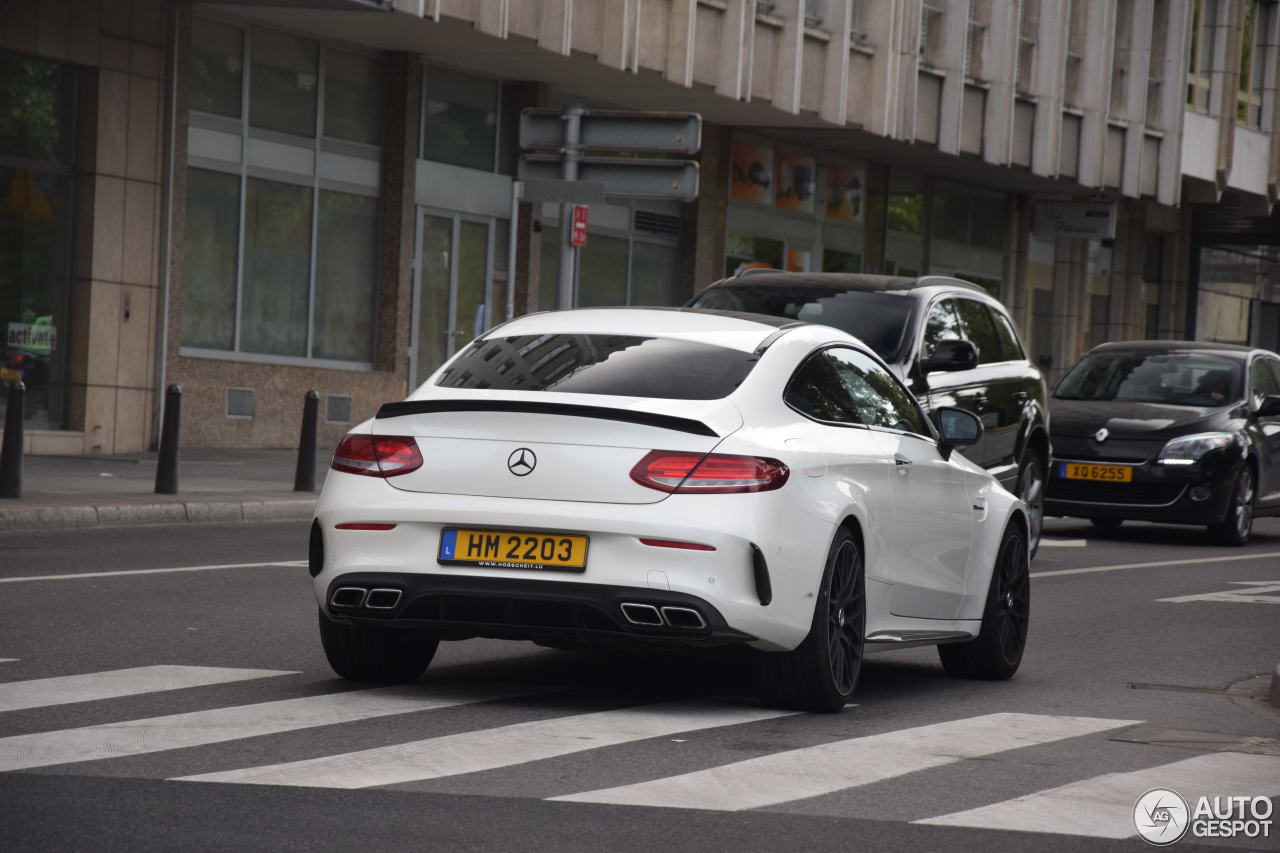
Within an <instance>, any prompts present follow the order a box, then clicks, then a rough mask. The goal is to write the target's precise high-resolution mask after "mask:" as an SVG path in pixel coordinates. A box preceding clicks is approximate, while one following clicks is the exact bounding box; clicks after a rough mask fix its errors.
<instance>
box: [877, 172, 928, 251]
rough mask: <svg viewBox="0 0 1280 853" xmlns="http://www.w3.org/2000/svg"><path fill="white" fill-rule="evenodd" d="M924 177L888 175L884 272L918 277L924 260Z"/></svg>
mask: <svg viewBox="0 0 1280 853" xmlns="http://www.w3.org/2000/svg"><path fill="white" fill-rule="evenodd" d="M924 198H925V195H924V177H923V176H921V175H916V174H913V173H911V172H904V171H902V170H901V169H893V170H892V171H890V173H889V206H888V222H887V226H888V232H887V234H886V235H885V265H886V272H889V273H891V274H894V273H896V274H897V275H906V276H913V275H919V274H920V271H921V265H922V263H923V260H924V240H923V238H922V236H921V235H922V234H923V232H924V217H925V212H926V211H925V205H924Z"/></svg>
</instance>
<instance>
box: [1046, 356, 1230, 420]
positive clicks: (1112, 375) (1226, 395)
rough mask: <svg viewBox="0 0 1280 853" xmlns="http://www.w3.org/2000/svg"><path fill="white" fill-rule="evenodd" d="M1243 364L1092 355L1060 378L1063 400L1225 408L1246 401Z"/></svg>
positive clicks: (1058, 391) (1220, 360)
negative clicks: (1240, 400)
mask: <svg viewBox="0 0 1280 853" xmlns="http://www.w3.org/2000/svg"><path fill="white" fill-rule="evenodd" d="M1243 369H1244V362H1243V361H1242V360H1240V359H1235V358H1228V357H1226V356H1220V355H1211V354H1208V353H1193V352H1173V353H1170V352H1132V351H1131V352H1124V351H1123V350H1121V351H1115V350H1112V351H1110V352H1106V351H1104V352H1093V353H1089V354H1088V355H1086V356H1085V357H1084V358H1082V359H1080V362H1079V363H1078V364H1076V366H1075V367H1073V368H1071V371H1070V372H1069V373H1068V374H1067V375H1066V376H1064V377H1063V378H1062V381H1061V382H1060V383H1058V387H1057V388H1055V389H1054V392H1053V396H1055V397H1057V398H1058V399H1059V400H1123V401H1128V402H1133V403H1168V404H1169V405H1173V406H1225V405H1227V404H1229V403H1233V402H1235V401H1237V400H1239V399H1240V398H1241V397H1242V396H1243V392H1242V390H1241V376H1242V374H1243Z"/></svg>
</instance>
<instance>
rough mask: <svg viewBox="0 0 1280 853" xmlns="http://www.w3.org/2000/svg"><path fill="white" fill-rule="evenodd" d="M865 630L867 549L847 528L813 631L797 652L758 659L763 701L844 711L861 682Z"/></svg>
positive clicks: (834, 549) (835, 546)
mask: <svg viewBox="0 0 1280 853" xmlns="http://www.w3.org/2000/svg"><path fill="white" fill-rule="evenodd" d="M866 629H867V597H866V581H865V577H864V566H863V560H862V552H861V550H860V549H859V548H858V543H857V542H856V541H855V540H854V538H853V537H852V536H850V535H849V533H848V531H846V530H844V529H843V528H842V529H841V530H840V532H839V533H838V534H836V538H835V541H834V542H832V543H831V550H830V551H829V552H828V554H827V562H826V566H825V567H824V569H823V572H822V582H821V584H820V585H819V588H818V600H817V603H816V604H815V605H814V608H813V620H812V622H811V623H810V625H809V635H808V636H807V637H805V639H804V642H803V643H801V644H800V645H799V646H798V647H797V648H796V649H795V650H793V651H790V652H763V653H761V654H760V655H759V656H758V658H757V668H756V682H757V688H758V690H759V693H760V700H761V701H762V702H763V703H764V704H765V705H768V706H769V707H773V708H785V709H787V710H794V711H818V712H823V713H833V712H835V711H839V710H840V709H841V708H843V707H844V706H845V703H846V702H848V701H849V697H850V696H852V695H853V691H854V688H856V687H857V686H858V675H859V673H861V671H862V658H863V649H864V643H865V638H866Z"/></svg>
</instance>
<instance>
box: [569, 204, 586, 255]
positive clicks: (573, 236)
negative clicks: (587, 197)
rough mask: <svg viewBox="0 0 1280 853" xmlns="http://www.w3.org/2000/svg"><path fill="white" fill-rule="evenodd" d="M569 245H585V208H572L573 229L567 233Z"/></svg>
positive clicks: (579, 206) (580, 205)
mask: <svg viewBox="0 0 1280 853" xmlns="http://www.w3.org/2000/svg"><path fill="white" fill-rule="evenodd" d="M569 244H570V245H572V246H585V245H587V206H586V205H585V204H575V205H574V206H573V228H572V229H570V231H569Z"/></svg>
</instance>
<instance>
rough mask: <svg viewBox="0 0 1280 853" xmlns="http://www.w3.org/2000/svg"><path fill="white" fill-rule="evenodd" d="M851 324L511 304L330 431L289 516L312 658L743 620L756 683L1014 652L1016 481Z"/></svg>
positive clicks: (400, 667)
mask: <svg viewBox="0 0 1280 853" xmlns="http://www.w3.org/2000/svg"><path fill="white" fill-rule="evenodd" d="M934 414H935V416H936V418H937V423H938V427H937V428H935V427H934V425H933V424H932V423H931V421H930V420H929V419H928V418H926V417H925V415H924V413H923V412H922V411H921V409H920V407H919V405H918V404H917V403H916V401H915V399H914V398H913V397H912V396H911V394H910V392H908V391H907V390H906V388H904V387H903V385H902V384H901V383H900V382H899V381H898V380H897V379H896V378H895V377H894V376H893V374H892V373H890V372H889V370H888V369H887V368H886V367H885V365H884V363H883V362H882V361H881V360H880V359H879V358H877V357H876V356H875V355H874V354H873V353H872V352H871V351H870V349H868V348H867V347H866V346H864V345H863V344H862V343H861V342H860V341H859V340H858V339H857V338H854V337H851V336H849V335H847V334H845V333H844V332H840V331H838V330H836V329H832V328H829V327H826V326H818V325H811V324H807V323H796V322H791V321H788V320H785V319H780V318H776V317H765V316H757V315H752V314H733V313H728V312H720V311H704V310H696V309H647V308H604V309H580V310H573V311H562V312H552V313H542V314H531V315H528V316H524V317H520V318H518V319H516V320H513V321H511V322H508V323H506V324H504V325H502V326H499V327H497V328H495V329H493V330H491V331H489V332H487V333H486V334H484V335H483V336H481V337H480V338H478V339H477V340H475V341H474V342H473V343H471V344H470V345H469V346H467V347H465V348H464V349H462V350H461V351H460V352H458V353H457V354H456V355H455V356H454V357H453V358H451V359H450V360H449V361H448V362H447V363H446V364H445V365H444V366H443V367H441V368H440V369H439V370H438V371H436V372H435V374H433V375H432V376H431V378H430V379H428V380H427V382H426V383H424V384H423V385H422V386H421V387H420V388H418V389H417V390H416V391H414V392H413V393H412V394H411V395H410V396H409V397H408V399H406V400H404V401H402V402H396V403H387V404H386V405H384V406H382V408H381V409H380V410H379V412H378V414H377V416H376V417H374V418H373V419H371V420H369V421H366V422H365V423H362V424H360V425H359V426H358V427H356V428H355V429H353V430H352V431H351V432H350V433H349V434H348V435H347V436H346V437H345V438H344V439H343V440H342V442H341V443H340V444H339V446H338V448H337V451H336V452H335V454H334V457H333V462H332V470H331V471H330V472H329V475H328V478H327V480H326V482H325V484H324V490H323V493H322V494H321V496H320V501H319V505H318V506H317V509H316V518H315V521H314V523H313V525H312V529H311V549H310V571H311V575H312V576H313V577H314V578H315V593H316V597H317V600H318V601H319V604H320V638H321V641H322V643H323V646H324V650H325V654H326V656H327V657H328V659H329V662H330V664H331V665H332V667H333V669H334V671H335V672H337V673H338V674H339V675H341V676H342V677H344V678H348V679H353V680H357V681H389V682H400V681H413V680H415V679H417V678H418V677H419V676H420V675H421V674H422V673H423V671H424V670H425V669H426V667H427V665H428V664H429V663H430V661H431V658H432V656H433V655H434V653H435V651H436V647H437V644H438V643H439V642H440V641H441V640H460V639H468V638H472V637H494V638H503V639H523V640H535V641H538V642H541V643H544V644H547V645H552V646H565V645H588V646H590V645H607V644H612V643H624V644H632V645H634V644H674V645H685V646H729V645H746V646H749V647H751V648H752V649H754V650H755V652H754V653H753V654H754V657H755V658H756V662H757V687H758V690H759V692H760V696H761V699H762V700H763V701H764V702H765V703H767V704H769V705H773V706H779V707H785V708H793V709H800V710H813V711H835V710H838V709H839V708H841V707H842V706H843V705H844V704H845V702H846V701H847V700H848V698H849V696H850V695H851V694H852V693H853V690H854V687H855V685H856V684H857V681H858V673H859V671H860V669H861V666H862V660H863V657H864V655H865V653H867V652H869V651H873V650H883V649H896V648H906V647H911V646H920V645H936V646H938V652H939V654H940V657H941V659H942V664H943V666H944V667H945V669H946V671H947V672H948V673H950V674H952V675H954V676H961V677H973V678H988V679H1005V678H1009V677H1010V676H1012V675H1013V674H1014V672H1015V671H1016V670H1017V668H1018V665H1019V663H1020V662H1021V659H1022V652H1023V648H1024V646H1025V644H1026V637H1027V622H1028V615H1029V608H1030V580H1029V576H1028V563H1029V555H1028V546H1027V515H1026V507H1025V506H1024V505H1023V503H1022V502H1021V501H1019V500H1018V499H1017V498H1016V497H1015V496H1014V495H1012V494H1010V493H1009V492H1007V491H1005V490H1004V489H1003V488H1001V487H1000V485H999V484H998V483H997V481H996V480H995V479H994V478H993V477H992V476H991V475H990V474H988V473H986V472H985V471H984V470H983V469H982V468H980V467H978V466H977V465H974V464H972V463H970V462H969V461H967V460H966V459H965V458H964V457H963V456H962V455H961V454H960V453H957V452H955V451H956V449H957V448H959V447H963V446H967V445H970V444H973V443H974V442H976V441H978V440H979V438H980V437H981V434H982V424H981V422H980V421H979V420H978V419H977V418H976V417H975V416H974V415H972V414H970V413H968V412H966V411H963V410H961V409H954V408H942V409H939V410H938V411H937V412H935V413H934Z"/></svg>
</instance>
